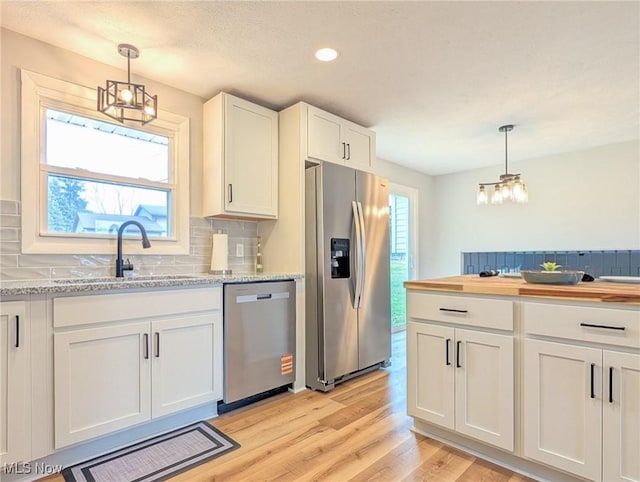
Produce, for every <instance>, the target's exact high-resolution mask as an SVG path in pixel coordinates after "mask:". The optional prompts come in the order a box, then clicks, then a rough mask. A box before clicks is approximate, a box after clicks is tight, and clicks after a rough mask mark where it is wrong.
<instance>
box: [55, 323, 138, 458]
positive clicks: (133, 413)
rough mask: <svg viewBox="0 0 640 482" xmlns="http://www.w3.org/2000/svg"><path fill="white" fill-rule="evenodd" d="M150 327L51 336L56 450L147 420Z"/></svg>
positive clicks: (135, 325)
mask: <svg viewBox="0 0 640 482" xmlns="http://www.w3.org/2000/svg"><path fill="white" fill-rule="evenodd" d="M149 342H150V340H149V323H131V324H126V325H118V326H111V327H105V328H91V329H86V330H74V331H67V332H61V333H55V334H54V374H55V386H54V405H55V420H56V423H55V447H56V448H60V447H64V446H66V445H69V444H72V443H75V442H80V441H82V440H86V439H89V438H92V437H95V436H97V435H102V434H106V433H109V432H113V431H115V430H119V429H122V428H125V427H128V426H130V425H134V424H136V423H139V422H143V421H145V420H149V419H150V417H151V402H150V396H149V394H150V388H151V385H150V383H151V382H150V375H151V360H150V346H149V345H150V343H149Z"/></svg>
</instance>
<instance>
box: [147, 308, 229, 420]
mask: <svg viewBox="0 0 640 482" xmlns="http://www.w3.org/2000/svg"><path fill="white" fill-rule="evenodd" d="M151 330H152V332H153V337H154V343H153V350H154V352H153V359H152V370H151V371H152V385H151V393H152V397H151V414H152V416H153V417H159V416H161V415H167V414H169V413H172V412H175V411H177V410H182V409H185V408H190V407H194V406H196V405H200V404H202V403H206V402H211V401H214V400H220V399H221V398H222V371H221V367H222V350H221V349H220V348H221V347H222V313H213V314H208V315H200V316H190V317H188V318H178V319H172V320H164V321H157V322H153V323H152V324H151Z"/></svg>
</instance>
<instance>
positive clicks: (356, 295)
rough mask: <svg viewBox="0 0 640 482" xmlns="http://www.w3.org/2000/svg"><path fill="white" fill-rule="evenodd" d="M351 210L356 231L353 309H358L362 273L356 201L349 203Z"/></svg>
mask: <svg viewBox="0 0 640 482" xmlns="http://www.w3.org/2000/svg"><path fill="white" fill-rule="evenodd" d="M351 209H352V210H353V225H354V226H355V229H356V246H355V250H354V254H355V258H356V273H355V279H356V283H355V287H354V290H353V307H354V308H355V309H358V308H360V295H361V293H362V277H361V275H360V273H361V272H362V231H361V226H362V225H361V224H360V214H359V211H358V203H357V202H356V201H351Z"/></svg>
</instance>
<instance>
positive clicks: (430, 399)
mask: <svg viewBox="0 0 640 482" xmlns="http://www.w3.org/2000/svg"><path fill="white" fill-rule="evenodd" d="M453 346H454V329H453V328H449V327H444V326H437V325H430V324H427V323H416V322H412V321H410V322H409V323H407V411H408V414H409V415H411V416H414V417H418V418H420V419H422V420H425V421H427V422H431V423H434V424H437V425H441V426H443V427H446V428H449V429H453V428H454V425H455V419H454V409H455V404H454V366H455V365H454V360H453V358H454V349H453Z"/></svg>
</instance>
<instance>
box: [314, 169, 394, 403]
mask: <svg viewBox="0 0 640 482" xmlns="http://www.w3.org/2000/svg"><path fill="white" fill-rule="evenodd" d="M305 199H306V201H305V216H306V219H305V225H306V227H305V242H306V249H305V253H306V255H305V256H306V270H305V271H306V273H305V276H306V285H305V286H306V384H307V386H309V387H310V388H313V389H315V390H322V391H328V390H331V389H332V388H333V387H334V386H335V384H336V383H339V382H341V381H344V380H347V379H349V378H351V377H353V376H356V375H358V374H360V373H362V372H364V371H368V370H370V369H375V368H378V367H379V366H387V365H388V363H389V358H390V356H391V312H390V311H391V310H390V301H389V297H390V294H389V188H388V182H387V180H386V179H383V178H380V177H377V176H375V175H373V174H370V173H366V172H363V171H357V170H355V169H351V168H348V167H344V166H340V165H338V164H328V163H324V164H321V165H319V166H314V167H310V168H308V169H307V170H306V183H305Z"/></svg>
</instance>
